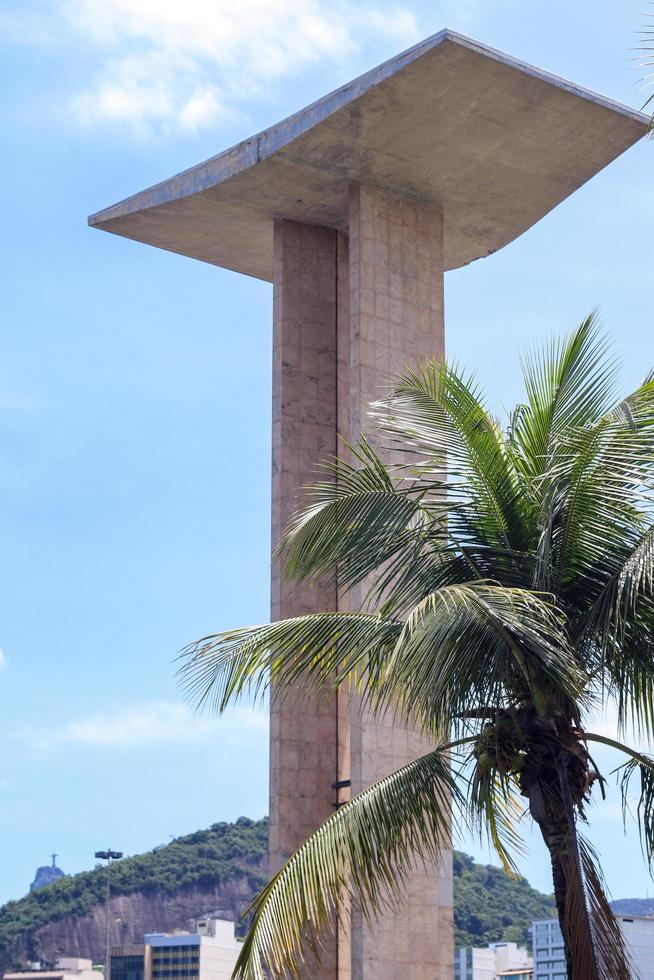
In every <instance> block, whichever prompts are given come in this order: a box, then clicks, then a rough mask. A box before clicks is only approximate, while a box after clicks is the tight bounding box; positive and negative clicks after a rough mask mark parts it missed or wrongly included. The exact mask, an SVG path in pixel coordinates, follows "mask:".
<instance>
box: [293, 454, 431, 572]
mask: <svg viewBox="0 0 654 980" xmlns="http://www.w3.org/2000/svg"><path fill="white" fill-rule="evenodd" d="M352 452H353V453H354V459H355V462H353V463H350V462H348V461H344V460H341V459H334V460H331V461H328V462H327V463H325V464H324V465H323V469H325V470H327V471H328V475H329V476H330V479H329V481H324V482H320V483H316V484H314V485H313V486H311V487H309V488H308V489H307V497H308V500H309V501H310V503H309V506H308V507H306V508H305V509H304V510H303V511H301V512H300V513H298V514H297V515H296V517H295V519H294V521H293V523H292V524H291V526H290V527H289V529H288V531H287V532H286V533H285V534H284V536H283V538H282V542H281V544H280V546H279V548H278V551H277V557H278V558H280V559H281V561H282V567H283V569H284V571H285V572H286V574H288V575H289V576H290V577H291V578H297V579H311V580H314V581H315V580H317V579H323V580H325V581H327V582H329V581H334V580H336V581H337V582H338V584H339V587H340V588H341V589H343V588H347V587H351V586H353V585H356V584H358V583H360V582H362V581H363V580H364V579H366V578H367V577H368V576H369V575H370V574H371V573H373V572H375V571H376V570H377V569H379V568H380V567H381V566H387V567H388V564H389V563H393V566H395V565H397V566H399V567H400V568H403V567H404V565H405V564H406V563H407V561H409V560H413V561H415V559H416V557H418V556H420V555H422V551H423V549H424V548H425V547H427V546H429V548H430V550H431V551H433V550H434V549H436V548H437V547H438V545H439V541H440V540H442V536H441V538H439V532H442V526H443V521H444V513H443V506H442V505H440V506H439V505H438V503H437V502H433V503H432V506H431V507H430V508H427V507H425V506H424V504H423V498H424V497H425V494H426V489H425V488H421V487H416V486H415V484H414V483H413V482H412V481H404V482H402V481H401V480H399V479H394V478H393V477H392V475H391V473H390V472H389V470H388V469H386V467H384V465H383V464H382V462H381V460H380V459H379V457H378V456H377V454H376V453H375V451H374V449H373V448H372V446H371V445H370V444H369V443H368V442H367V441H366V440H362V441H361V443H360V445H359V446H358V447H357V448H356V449H353V450H352ZM386 575H388V571H387V572H386Z"/></svg>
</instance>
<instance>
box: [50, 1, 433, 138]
mask: <svg viewBox="0 0 654 980" xmlns="http://www.w3.org/2000/svg"><path fill="white" fill-rule="evenodd" d="M58 2H59V4H60V7H61V12H62V15H63V18H64V22H65V23H67V25H68V27H69V29H72V30H73V31H74V32H76V33H77V35H78V36H80V37H82V38H84V40H85V43H87V44H90V45H93V46H94V47H95V48H96V49H97V51H98V54H99V67H98V70H97V73H96V75H95V77H93V78H92V79H91V80H90V82H89V85H88V86H86V87H85V89H84V90H83V91H82V92H79V93H78V94H77V95H76V96H75V97H74V98H73V100H72V104H71V109H72V112H73V114H74V116H75V117H76V118H77V119H78V120H80V121H82V122H83V123H86V124H92V123H95V122H101V121H105V120H113V121H121V122H123V123H130V124H132V125H133V126H134V127H135V129H136V130H137V131H139V132H145V133H147V132H151V131H153V130H154V131H159V132H161V131H164V132H165V131H167V130H172V129H177V130H183V131H194V130H197V129H200V128H201V127H203V126H207V125H210V124H214V123H216V122H217V121H219V120H221V119H222V118H224V117H225V116H226V115H227V114H229V113H231V112H234V111H235V107H237V106H238V105H239V103H241V102H242V101H243V100H244V99H246V98H248V97H251V96H253V95H256V94H257V93H260V92H262V91H264V90H265V88H266V86H268V85H269V84H270V83H271V82H272V81H274V80H278V79H281V78H284V77H291V76H293V75H297V74H298V73H299V72H301V71H302V70H303V69H305V68H306V67H307V66H310V65H313V64H317V63H319V62H321V61H324V60H326V59H328V60H331V61H338V60H343V59H346V58H347V57H349V56H351V55H352V53H353V52H355V51H356V50H357V49H358V48H359V47H360V45H361V44H362V43H365V42H367V41H370V40H371V39H374V38H389V37H390V38H393V39H394V40H397V45H398V47H402V46H404V45H406V44H409V43H411V42H413V41H415V40H417V39H418V37H419V33H420V32H419V30H418V26H417V24H416V20H415V17H414V15H413V14H412V13H411V12H410V11H409V10H408V9H406V8H404V7H401V6H394V5H389V4H388V3H385V2H383V0H382V2H381V3H380V4H379V5H376V4H375V3H374V2H363V3H357V4H352V3H348V2H347V0H332V2H331V3H329V4H328V3H325V2H323V0H239V3H236V4H235V3H233V0H181V2H180V0H58Z"/></svg>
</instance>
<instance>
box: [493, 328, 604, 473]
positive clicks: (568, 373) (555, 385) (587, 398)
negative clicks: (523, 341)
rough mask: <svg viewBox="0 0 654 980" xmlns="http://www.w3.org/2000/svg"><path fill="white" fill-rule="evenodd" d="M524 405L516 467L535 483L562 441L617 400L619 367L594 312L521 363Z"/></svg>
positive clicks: (516, 432)
mask: <svg viewBox="0 0 654 980" xmlns="http://www.w3.org/2000/svg"><path fill="white" fill-rule="evenodd" d="M523 374H524V379H525V387H526V392H527V402H526V404H524V405H522V406H520V411H519V412H517V413H516V414H515V416H514V421H513V425H512V430H511V432H512V443H513V446H514V449H515V450H516V454H515V460H516V465H517V466H519V468H520V469H521V471H522V472H523V473H524V474H525V475H527V476H529V477H530V478H531V479H534V478H538V477H540V476H542V474H543V473H545V472H546V470H547V468H548V467H549V466H550V465H551V459H552V454H553V452H554V450H555V447H556V444H557V440H558V439H559V438H560V436H561V435H562V434H563V433H565V432H568V431H570V430H572V429H573V428H575V427H577V426H585V425H587V424H589V423H590V424H592V423H593V422H596V421H598V420H599V419H600V418H601V417H602V416H603V415H604V414H605V413H606V412H607V411H608V410H609V408H610V406H611V405H612V403H613V402H614V401H615V382H616V375H617V364H616V361H615V358H613V357H611V356H609V349H608V344H607V342H606V340H605V338H604V337H603V335H602V334H601V333H600V330H599V325H598V319H597V315H596V313H591V314H590V315H589V316H588V317H586V319H585V320H583V321H582V322H581V323H580V324H579V326H578V327H577V328H576V330H574V331H572V333H570V334H569V335H568V336H567V337H565V338H564V339H563V340H562V341H559V340H552V341H551V342H550V343H549V344H548V345H547V346H544V347H543V348H541V349H540V350H535V351H532V352H530V353H528V354H527V355H526V356H525V357H524V359H523Z"/></svg>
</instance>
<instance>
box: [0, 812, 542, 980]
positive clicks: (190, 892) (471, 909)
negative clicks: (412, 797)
mask: <svg viewBox="0 0 654 980" xmlns="http://www.w3.org/2000/svg"><path fill="white" fill-rule="evenodd" d="M267 837H268V821H267V820H260V821H253V820H248V819H247V818H245V817H242V818H241V819H240V820H237V821H236V823H233V824H228V823H218V824H214V825H213V826H212V827H210V828H209V829H208V830H199V831H197V832H196V833H194V834H189V835H187V836H186V837H179V838H177V839H176V840H174V841H172V842H171V843H170V844H167V845H165V846H163V847H160V848H156V849H155V850H154V851H150V852H148V853H146V854H139V855H136V856H135V857H130V858H125V859H124V860H122V861H119V862H117V863H116V864H114V865H113V867H112V872H111V875H112V901H111V905H112V915H111V922H112V929H113V931H114V934H113V935H112V942H115V943H127V942H140V941H142V938H143V934H144V933H145V932H152V931H169V930H171V929H175V928H178V929H189V928H192V926H193V919H194V918H195V917H198V916H202V915H205V914H207V913H210V912H215V913H216V914H219V915H221V916H222V917H223V918H232V919H237V918H238V917H239V916H240V915H241V913H242V912H243V910H244V909H245V908H246V906H247V905H248V903H249V901H250V899H251V898H252V897H253V895H254V894H255V893H256V892H257V891H258V889H259V888H261V886H262V885H263V884H264V882H265V880H266V879H265V870H266V862H265V857H266V849H267ZM105 875H106V871H105V869H104V868H100V867H98V868H96V869H95V870H93V871H85V872H83V873H82V874H78V875H71V876H68V877H65V878H61V879H60V880H59V881H57V882H55V883H54V884H52V885H48V886H47V887H45V888H42V889H40V890H39V891H36V892H31V893H30V894H29V895H26V896H25V898H22V899H20V900H19V901H15V902H8V903H7V904H6V905H5V906H3V907H2V908H0V969H3V968H7V967H8V966H14V965H23V964H26V963H28V962H29V961H30V960H39V959H42V960H45V961H49V960H52V959H55V958H56V957H57V956H59V955H65V954H68V955H80V956H90V957H92V958H93V959H94V960H95V961H96V962H101V961H102V959H103V944H104V922H105V919H104V906H103V901H104V889H105V882H106V877H105ZM454 905H455V927H456V942H457V944H461V945H476V946H483V945H485V944H487V943H489V942H494V941H497V940H502V939H505V940H516V941H518V942H524V941H525V940H526V939H527V929H528V927H529V926H530V924H531V921H532V919H534V918H542V917H544V916H549V915H552V914H553V913H554V908H553V904H552V900H551V898H550V897H547V896H545V895H541V894H540V892H537V891H535V889H533V888H531V886H530V885H529V884H528V882H527V881H525V880H524V879H518V880H515V881H512V880H509V879H508V878H507V877H506V875H504V873H503V872H502V871H501V870H500V869H499V868H495V867H492V866H484V865H479V864H475V862H474V861H473V860H472V858H470V857H468V856H467V855H465V854H461V853H459V852H457V853H455V858H454Z"/></svg>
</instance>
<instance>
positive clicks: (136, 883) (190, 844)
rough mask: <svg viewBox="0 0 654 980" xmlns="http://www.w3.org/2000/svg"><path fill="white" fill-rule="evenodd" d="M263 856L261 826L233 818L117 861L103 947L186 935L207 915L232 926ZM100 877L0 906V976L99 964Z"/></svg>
mask: <svg viewBox="0 0 654 980" xmlns="http://www.w3.org/2000/svg"><path fill="white" fill-rule="evenodd" d="M267 849H268V821H267V820H259V821H255V820H248V819H247V817H241V818H240V819H239V820H237V821H236V823H233V824H228V823H217V824H214V825H213V826H212V827H210V828H209V829H208V830H199V831H197V832H196V833H194V834H188V835H187V836H185V837H178V838H177V839H176V840H174V841H172V842H171V843H170V844H166V845H165V846H163V847H158V848H155V850H154V851H150V852H148V853H146V854H138V855H135V856H134V857H129V858H124V859H123V860H122V861H117V862H116V863H115V864H113V865H112V868H111V896H112V897H111V903H110V912H111V915H110V932H111V935H110V939H111V943H112V944H122V943H131V942H142V941H143V934H144V933H145V932H156V931H169V930H172V929H192V928H193V924H194V920H195V919H197V918H198V917H200V916H202V915H206V914H208V913H215V914H217V915H218V916H220V917H221V918H226V919H233V920H238V919H239V918H240V916H241V915H242V913H243V911H244V910H245V909H246V908H247V906H248V905H249V903H250V901H251V899H252V897H253V896H254V895H255V894H256V892H257V891H258V890H259V889H260V888H261V887H262V886H263V885H264V884H265V882H266V863H267ZM106 875H107V872H106V868H103V867H97V868H95V869H94V870H93V871H84V872H82V873H81V874H77V875H70V876H67V877H64V878H60V879H59V880H58V881H56V882H54V884H51V885H47V886H46V887H44V888H39V889H37V890H35V891H32V892H30V893H29V894H28V895H26V896H25V897H24V898H21V899H19V900H18V901H15V902H7V904H6V905H4V906H2V907H1V908H0V972H1V971H2V970H4V969H7V968H9V967H14V966H24V965H26V964H27V963H29V962H31V961H35V960H43V961H44V962H52V961H53V960H55V959H56V958H57V957H58V956H62V955H66V954H68V955H71V956H86V957H89V958H91V959H93V960H94V961H95V962H102V961H103V960H104V952H103V951H104V935H105V922H106V920H105V907H104V895H105V887H106V881H107V878H106ZM240 925H241V930H242V929H243V928H244V926H243V924H242V923H241V924H240Z"/></svg>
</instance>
